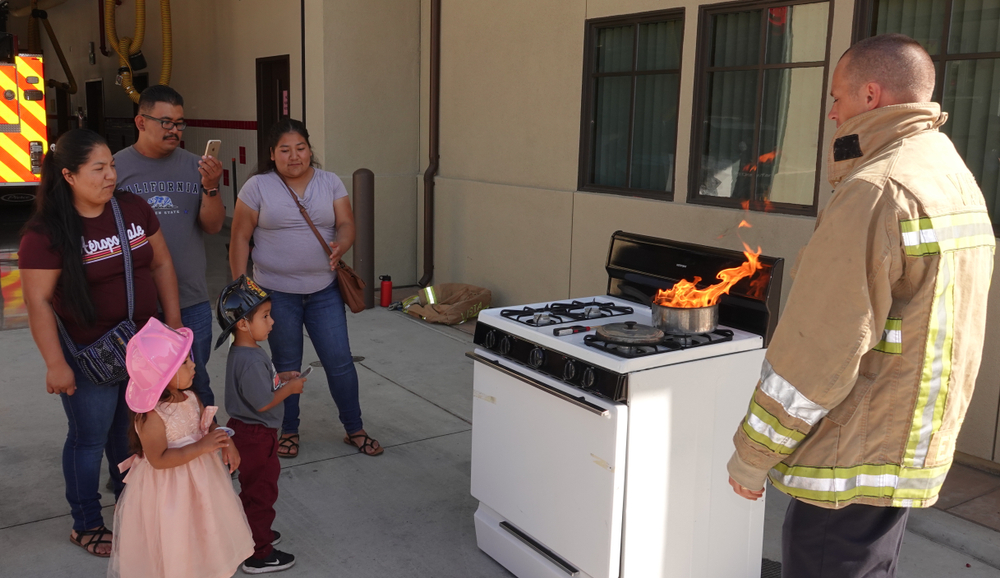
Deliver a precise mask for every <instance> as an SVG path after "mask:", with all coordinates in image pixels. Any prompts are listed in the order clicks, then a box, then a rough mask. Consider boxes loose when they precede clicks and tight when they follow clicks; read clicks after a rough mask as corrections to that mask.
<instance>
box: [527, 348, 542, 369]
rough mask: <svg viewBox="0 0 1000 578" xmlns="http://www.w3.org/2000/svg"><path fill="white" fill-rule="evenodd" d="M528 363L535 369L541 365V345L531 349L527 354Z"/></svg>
mask: <svg viewBox="0 0 1000 578" xmlns="http://www.w3.org/2000/svg"><path fill="white" fill-rule="evenodd" d="M528 363H529V364H531V367H534V368H535V369H538V368H539V367H541V366H542V364H543V363H545V350H543V349H542V348H541V347H536V348H534V349H532V350H531V353H529V354H528Z"/></svg>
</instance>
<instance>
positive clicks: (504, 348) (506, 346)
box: [500, 335, 512, 355]
mask: <svg viewBox="0 0 1000 578" xmlns="http://www.w3.org/2000/svg"><path fill="white" fill-rule="evenodd" d="M511 345H512V344H511V342H510V336H509V335H504V336H503V339H501V340H500V355H507V354H508V353H510V346H511Z"/></svg>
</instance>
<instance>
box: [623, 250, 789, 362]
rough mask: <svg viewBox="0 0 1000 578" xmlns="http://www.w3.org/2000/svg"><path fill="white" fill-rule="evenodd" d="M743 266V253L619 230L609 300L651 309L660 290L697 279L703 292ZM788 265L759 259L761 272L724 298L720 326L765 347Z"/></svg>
mask: <svg viewBox="0 0 1000 578" xmlns="http://www.w3.org/2000/svg"><path fill="white" fill-rule="evenodd" d="M744 261H746V257H745V256H744V255H743V252H742V251H733V250H729V249H719V248H716V247H706V246H704V245H695V244H693V243H683V242H680V241H672V240H669V239H658V238H656V237H647V236H645V235H637V234H634V233H626V232H624V231H617V232H615V234H614V235H612V236H611V246H610V248H609V249H608V260H607V265H606V269H607V272H608V295H612V296H615V297H620V298H622V299H627V300H629V301H632V302H634V303H641V304H643V305H649V304H650V303H651V302H652V298H653V296H654V295H655V294H656V292H657V290H660V289H669V288H670V287H673V285H674V284H675V283H677V282H678V281H680V280H681V279H688V280H692V279H693V278H694V277H696V276H697V277H701V278H702V281H701V283H699V284H698V287H699V288H704V287H707V286H709V285H712V284H714V283H717V282H718V279H716V277H715V275H716V274H717V273H718V272H719V271H721V270H723V269H728V268H731V267H739V266H740V264H742V263H743V262H744ZM784 262H785V260H784V259H782V258H780V257H767V256H765V255H761V256H760V263H761V265H762V266H763V268H762V269H761V270H760V271H758V272H757V273H755V274H754V275H753V276H752V277H749V278H746V279H742V280H740V281H739V282H738V283H736V285H734V286H733V288H732V290H731V291H730V293H729V295H723V296H722V297H721V299H720V301H719V323H720V324H721V325H725V326H728V327H735V328H736V329H742V330H744V331H749V332H752V333H756V334H757V335H760V336H762V337H763V338H764V347H767V345H768V343H769V342H770V341H771V336H772V335H773V334H774V328H775V327H776V326H777V324H778V307H779V299H780V298H781V279H782V272H783V269H784Z"/></svg>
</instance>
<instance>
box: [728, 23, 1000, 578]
mask: <svg viewBox="0 0 1000 578" xmlns="http://www.w3.org/2000/svg"><path fill="white" fill-rule="evenodd" d="M933 86H934V68H933V64H932V62H931V60H930V57H929V56H927V53H926V52H925V51H924V50H923V48H921V47H920V45H919V44H917V43H916V42H914V41H913V40H911V39H909V38H907V37H905V36H902V35H883V36H876V37H874V38H870V39H868V40H865V41H862V42H860V43H858V44H856V45H855V46H853V47H852V48H851V49H850V50H848V52H846V53H845V54H844V56H843V57H842V58H841V60H840V63H839V64H838V65H837V69H836V71H835V72H834V77H833V83H832V90H831V95H832V96H833V98H834V104H833V108H832V110H831V112H830V118H831V119H832V120H835V121H837V126H838V129H837V132H836V134H835V135H834V142H833V146H832V148H831V151H830V158H829V162H828V167H829V168H828V170H829V177H830V182H831V183H832V184H833V185H834V186H835V189H834V192H833V197H832V199H831V200H830V203H829V205H828V206H827V208H826V209H825V210H824V211H823V214H822V215H821V217H820V218H819V219H817V223H816V230H815V232H814V233H813V236H812V238H811V239H810V241H809V243H808V245H807V246H806V247H805V249H804V250H803V251H802V254H801V255H800V259H799V263H798V270H797V271H796V272H795V281H794V285H793V286H792V290H791V293H790V295H789V298H788V303H787V305H786V307H785V309H784V312H783V315H782V318H781V321H780V322H779V324H778V327H777V330H776V331H775V334H774V337H773V339H772V341H771V343H770V347H769V349H768V352H767V357H766V360H765V362H764V366H763V369H762V373H761V379H760V382H759V383H758V385H757V388H756V390H755V391H754V395H753V398H752V400H751V402H750V408H749V410H748V412H747V415H746V419H745V420H744V421H743V423H742V424H741V425H740V427H739V428H738V430H737V432H736V435H735V437H734V442H735V445H736V452H735V453H734V454H733V457H732V458H731V460H730V462H729V473H730V484H731V485H732V486H733V488H734V490H735V491H736V493H737V494H739V495H741V496H743V497H745V498H748V499H756V498H758V497H760V496H761V495H762V490H763V485H764V480H765V478H769V479H770V480H771V483H772V484H773V485H774V487H775V488H777V489H779V490H781V491H782V492H784V493H786V494H788V495H790V496H792V497H793V498H794V499H793V500H792V503H791V505H790V507H789V510H788V512H787V514H786V518H785V525H784V529H783V561H782V563H783V576H786V577H787V576H794V577H796V578H804V577H811V576H817V577H818V576H837V577H838V578H840V577H850V576H866V577H867V576H892V575H893V573H894V571H895V566H896V560H897V557H898V554H899V546H900V544H901V542H902V537H903V530H904V529H905V524H906V515H907V513H908V512H909V508H910V507H928V506H930V505H932V504H933V503H934V502H935V501H936V500H937V495H938V491H939V490H940V489H941V484H942V483H943V482H944V479H945V476H946V475H947V473H948V468H949V467H950V466H951V463H952V456H953V454H954V451H955V440H956V438H957V437H958V433H959V429H960V428H961V426H962V420H963V419H964V417H965V412H966V409H967V408H968V405H969V400H970V398H971V397H972V391H973V387H974V386H975V381H976V375H977V373H978V371H979V364H980V359H981V356H982V347H983V334H984V330H985V323H986V302H987V293H988V290H989V284H990V277H991V275H992V269H993V252H994V235H993V228H992V226H991V224H990V219H989V216H988V214H987V211H986V206H985V202H984V199H983V195H982V193H981V191H980V189H979V187H978V186H977V185H976V182H975V179H974V177H973V176H972V174H971V173H970V172H969V170H968V169H967V168H966V166H965V163H964V162H963V161H962V159H961V158H960V157H959V155H958V153H957V152H956V150H955V147H954V145H953V144H952V143H951V141H950V140H949V139H948V137H947V136H945V135H944V134H943V133H941V132H940V131H939V128H940V127H941V125H943V124H944V123H945V121H946V120H947V115H946V114H943V113H942V112H941V109H940V106H939V105H938V104H936V103H932V102H927V101H929V100H930V97H931V95H932V93H933Z"/></svg>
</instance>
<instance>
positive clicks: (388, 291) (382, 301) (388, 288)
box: [378, 275, 392, 307]
mask: <svg viewBox="0 0 1000 578" xmlns="http://www.w3.org/2000/svg"><path fill="white" fill-rule="evenodd" d="M379 281H381V282H382V289H381V290H380V291H379V300H378V301H379V303H378V304H379V305H381V306H382V307H388V306H389V304H390V303H392V277H390V276H388V275H381V276H379Z"/></svg>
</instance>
